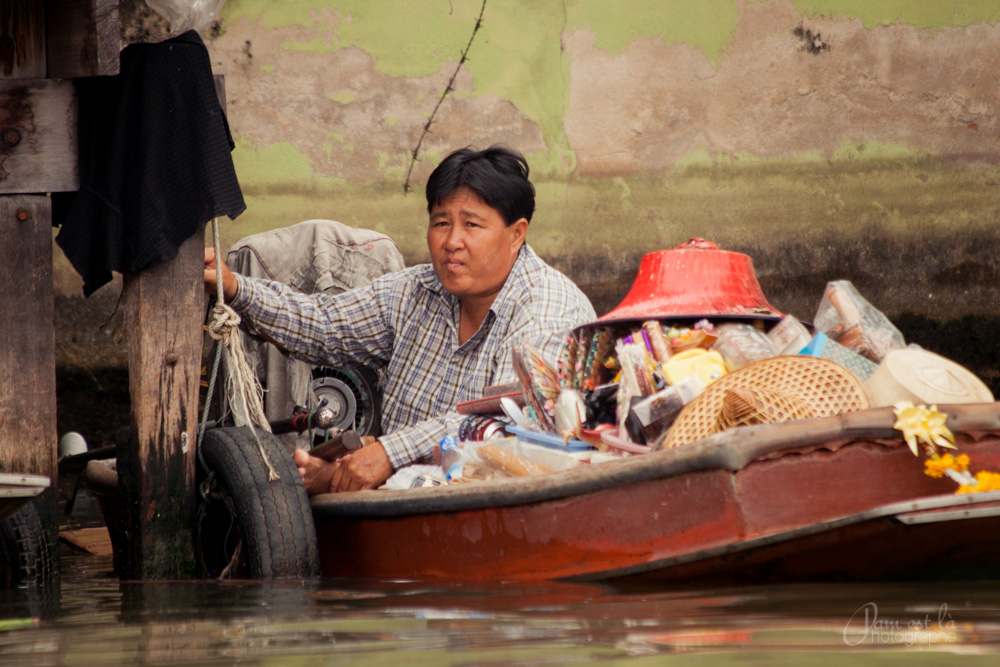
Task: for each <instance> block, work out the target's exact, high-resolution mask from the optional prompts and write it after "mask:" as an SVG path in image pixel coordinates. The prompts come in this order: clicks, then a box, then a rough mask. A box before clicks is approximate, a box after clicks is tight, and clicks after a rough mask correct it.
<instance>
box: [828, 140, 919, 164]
mask: <svg viewBox="0 0 1000 667" xmlns="http://www.w3.org/2000/svg"><path fill="white" fill-rule="evenodd" d="M926 157H928V155H927V153H925V152H924V151H920V150H918V149H916V148H912V147H910V146H907V145H906V144H904V143H900V142H895V143H889V144H885V143H880V142H877V141H866V142H863V143H854V142H852V141H845V142H843V143H842V144H841V145H840V146H838V147H837V149H836V150H835V151H834V152H833V155H832V156H831V157H830V161H831V162H834V163H836V162H857V161H860V160H877V161H881V162H907V161H913V160H918V159H921V158H926Z"/></svg>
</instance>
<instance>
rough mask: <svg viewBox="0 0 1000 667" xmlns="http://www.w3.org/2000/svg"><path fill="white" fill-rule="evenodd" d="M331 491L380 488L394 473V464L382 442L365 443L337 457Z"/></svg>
mask: <svg viewBox="0 0 1000 667" xmlns="http://www.w3.org/2000/svg"><path fill="white" fill-rule="evenodd" d="M336 466H337V469H336V470H335V471H334V473H333V479H332V480H331V481H330V491H332V492H334V493H337V492H339V491H361V490H362V489H375V488H378V487H379V486H381V485H382V484H383V482H385V480H387V479H389V477H390V476H391V475H392V464H391V463H390V462H389V456H388V455H387V454H386V453H385V448H384V447H382V443H381V442H378V441H376V442H375V443H374V444H371V445H365V446H364V447H362V448H361V449H359V450H357V451H355V452H352V453H350V454H348V455H347V456H344V457H341V458H339V459H337V462H336Z"/></svg>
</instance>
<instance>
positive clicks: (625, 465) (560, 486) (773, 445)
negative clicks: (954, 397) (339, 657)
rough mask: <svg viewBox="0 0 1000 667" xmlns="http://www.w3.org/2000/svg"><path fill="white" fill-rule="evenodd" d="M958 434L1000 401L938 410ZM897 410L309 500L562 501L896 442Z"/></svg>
mask: <svg viewBox="0 0 1000 667" xmlns="http://www.w3.org/2000/svg"><path fill="white" fill-rule="evenodd" d="M938 409H939V410H941V411H942V412H944V413H945V414H947V415H948V421H947V422H946V423H947V425H948V427H949V428H950V429H951V430H952V432H954V433H974V432H984V431H986V432H988V431H996V432H998V435H1000V402H994V403H977V404H957V405H941V406H938ZM894 423H895V416H894V414H893V411H892V408H890V407H884V408H872V409H868V410H860V411H857V412H849V413H845V414H842V415H836V416H832V417H821V418H815V419H805V420H798V421H792V422H783V423H778V424H762V425H757V426H742V427H738V428H734V429H730V430H727V431H723V432H721V433H716V434H714V435H711V436H709V437H707V438H704V439H702V440H699V441H696V442H692V443H688V444H685V445H683V446H681V447H675V448H672V449H666V450H661V451H657V452H652V453H649V454H642V455H638V456H630V457H627V458H624V459H622V460H621V461H609V462H606V463H601V464H598V465H592V466H591V465H584V466H577V467H575V468H573V469H571V470H566V471H562V472H554V473H547V474H545V475H536V476H532V477H521V478H507V479H498V480H486V481H481V482H475V483H469V484H458V485H450V486H447V487H431V488H421V489H405V490H379V491H376V492H372V491H356V492H350V493H339V494H320V495H316V496H313V497H312V498H311V503H312V510H313V514H314V516H316V517H317V518H334V517H339V518H344V519H364V518H395V517H404V516H412V515H419V514H436V513H442V512H463V511H474V510H482V509H490V508H500V507H512V506H518V505H528V504H534V503H538V502H544V501H552V500H559V499H561V498H568V497H572V496H578V495H583V494H587V493H594V492H598V491H603V490H605V489H609V488H614V487H619V486H625V485H629V484H635V483H640V482H648V481H654V480H658V479H664V478H667V477H673V476H676V475H681V474H686V473H692V472H699V471H703V470H710V469H719V468H721V469H725V470H729V471H730V472H737V471H739V470H742V469H743V468H744V467H746V466H747V465H749V464H750V463H751V462H753V461H755V460H758V459H762V458H771V457H774V456H775V455H779V454H780V453H782V452H786V451H788V452H791V451H794V450H799V449H801V448H803V447H814V446H823V445H826V446H831V445H833V444H834V443H846V442H850V441H852V440H858V439H866V438H867V439H872V440H897V441H898V444H899V446H901V447H902V446H904V443H903V440H902V436H901V434H900V432H899V431H898V430H896V429H894V428H893V424H894Z"/></svg>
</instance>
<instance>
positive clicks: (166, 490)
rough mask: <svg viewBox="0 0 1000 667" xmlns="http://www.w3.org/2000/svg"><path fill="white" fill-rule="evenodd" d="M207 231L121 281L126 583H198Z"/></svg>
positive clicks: (121, 494) (121, 455) (120, 483)
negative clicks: (127, 413)
mask: <svg viewBox="0 0 1000 667" xmlns="http://www.w3.org/2000/svg"><path fill="white" fill-rule="evenodd" d="M204 245H205V236H204V232H203V231H202V232H201V233H196V234H195V235H194V236H192V237H191V238H189V239H188V240H187V241H185V242H184V244H183V245H182V246H181V248H180V251H179V253H178V255H177V257H176V258H175V259H173V260H170V261H167V262H164V263H162V264H159V265H157V266H155V267H153V268H151V269H148V270H146V271H143V272H141V273H139V274H135V275H128V276H125V308H126V310H125V313H126V317H127V320H126V321H127V330H128V332H129V336H128V352H129V389H130V393H131V402H132V438H131V442H130V443H129V447H126V448H119V451H118V497H119V501H120V502H121V511H122V524H123V527H124V530H125V534H126V535H127V536H128V545H127V546H126V547H125V550H124V553H123V554H122V576H123V577H126V578H138V579H173V578H180V577H188V576H193V575H194V573H195V572H194V550H193V546H192V544H193V542H192V526H193V525H194V524H193V522H194V519H195V483H194V482H195V480H194V473H195V443H196V429H197V422H198V392H199V386H200V380H201V350H202V337H203V330H202V320H203V317H204V312H205V299H206V297H205V293H204V288H203V282H202V268H203V266H204Z"/></svg>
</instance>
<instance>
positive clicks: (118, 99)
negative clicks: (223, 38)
mask: <svg viewBox="0 0 1000 667" xmlns="http://www.w3.org/2000/svg"><path fill="white" fill-rule="evenodd" d="M77 96H78V101H79V123H78V141H79V160H80V190H79V191H78V192H75V193H67V194H66V195H64V196H61V197H54V202H53V218H54V220H55V221H56V224H61V227H62V228H61V229H60V230H59V234H58V235H57V236H56V243H58V244H59V247H60V248H62V250H63V252H65V253H66V257H67V258H68V259H69V261H70V263H72V265H73V267H74V268H75V269H76V270H77V272H79V274H80V275H81V276H82V277H83V280H84V286H83V293H84V295H86V296H90V295H91V294H92V293H93V292H94V291H95V290H97V289H98V288H99V287H101V286H102V285H104V284H105V283H107V282H109V281H110V280H111V272H112V271H118V272H120V273H137V272H139V271H142V270H144V269H148V268H150V267H152V266H155V265H156V264H158V263H160V262H163V261H165V260H168V259H172V258H173V257H176V256H177V249H178V248H179V247H180V245H181V243H183V242H184V241H185V240H186V239H187V238H189V237H190V236H191V235H193V234H194V233H195V232H197V231H199V230H200V229H201V225H203V224H205V223H206V222H208V221H209V220H211V219H212V218H215V217H218V216H221V215H228V216H229V217H230V218H235V217H236V216H238V215H239V214H240V213H242V212H243V211H244V210H246V204H245V203H244V201H243V193H242V191H241V190H240V185H239V182H238V181H237V179H236V171H235V169H234V168H233V160H232V155H231V151H232V149H233V148H234V146H235V144H234V143H233V138H232V135H231V134H230V132H229V124H228V122H227V121H226V116H225V113H224V112H223V110H222V107H221V105H220V104H219V100H218V97H217V95H216V92H215V82H214V79H213V77H212V66H211V62H210V60H209V55H208V49H207V48H205V43H204V42H203V41H202V39H201V37H200V36H199V35H198V33H197V32H194V31H193V30H192V31H189V32H186V33H184V34H182V35H179V36H177V37H174V38H172V39H168V40H166V41H164V42H160V43H158V44H132V45H130V46H127V47H126V48H125V49H123V50H122V52H121V71H120V73H119V74H117V75H115V76H110V77H96V78H92V79H83V80H79V81H78V82H77Z"/></svg>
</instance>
